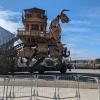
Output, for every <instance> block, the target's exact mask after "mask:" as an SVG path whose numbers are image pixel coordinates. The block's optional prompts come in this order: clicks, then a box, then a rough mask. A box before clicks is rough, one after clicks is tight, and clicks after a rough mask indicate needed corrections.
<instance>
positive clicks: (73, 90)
mask: <svg viewBox="0 0 100 100" xmlns="http://www.w3.org/2000/svg"><path fill="white" fill-rule="evenodd" d="M57 88H58V90H57V92H58V100H63V99H64V100H77V96H78V91H77V90H78V89H77V81H76V76H72V75H68V76H58V77H57Z"/></svg>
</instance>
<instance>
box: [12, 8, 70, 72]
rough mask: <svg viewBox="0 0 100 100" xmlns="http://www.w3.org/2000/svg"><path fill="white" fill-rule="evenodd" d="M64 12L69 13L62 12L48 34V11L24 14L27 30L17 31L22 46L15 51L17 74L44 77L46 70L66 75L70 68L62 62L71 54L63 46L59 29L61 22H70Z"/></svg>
mask: <svg viewBox="0 0 100 100" xmlns="http://www.w3.org/2000/svg"><path fill="white" fill-rule="evenodd" d="M65 11H68V10H62V11H61V12H60V14H58V15H57V16H56V17H55V18H54V20H52V21H51V24H50V26H49V30H48V31H47V19H48V18H47V15H46V11H45V10H42V9H39V8H31V9H25V10H24V12H23V16H22V22H23V25H24V29H18V30H17V38H19V39H20V40H21V41H22V43H20V44H18V45H16V46H15V47H14V48H15V49H16V51H17V54H16V59H15V62H16V63H15V65H14V67H15V68H14V70H16V69H17V70H19V71H30V72H34V71H38V72H39V73H44V71H46V70H47V71H48V70H51V71H53V70H59V71H60V72H61V73H65V72H66V69H67V67H68V64H67V63H66V60H64V59H63V58H68V57H69V56H70V51H68V50H67V47H66V48H64V46H63V44H62V43H61V26H60V21H61V22H62V23H68V22H69V18H68V17H67V15H66V14H64V12H65ZM15 49H14V50H15ZM12 67H13V66H12Z"/></svg>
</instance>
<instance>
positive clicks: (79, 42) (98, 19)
mask: <svg viewBox="0 0 100 100" xmlns="http://www.w3.org/2000/svg"><path fill="white" fill-rule="evenodd" d="M32 7H39V8H42V9H45V10H47V15H48V20H49V21H51V20H53V18H54V17H55V16H56V15H57V14H58V13H59V12H60V11H61V9H69V10H70V11H69V12H67V13H66V14H67V15H68V16H69V18H70V20H71V21H70V22H69V23H68V24H61V25H62V42H63V43H65V44H67V46H68V48H69V49H70V51H71V57H72V59H95V58H100V0H0V26H2V27H4V28H6V29H7V30H9V31H11V32H13V33H16V30H17V28H20V27H22V23H21V13H22V10H23V9H26V8H32Z"/></svg>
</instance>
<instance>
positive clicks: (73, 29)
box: [62, 27, 90, 33]
mask: <svg viewBox="0 0 100 100" xmlns="http://www.w3.org/2000/svg"><path fill="white" fill-rule="evenodd" d="M89 30H90V29H89V28H87V27H63V28H62V32H64V33H66V32H67V33H68V32H75V33H76V32H78V33H79V32H89Z"/></svg>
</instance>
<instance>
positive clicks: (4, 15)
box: [0, 9, 22, 33]
mask: <svg viewBox="0 0 100 100" xmlns="http://www.w3.org/2000/svg"><path fill="white" fill-rule="evenodd" d="M19 16H20V13H18V12H13V11H10V10H5V9H0V26H1V27H3V28H5V29H7V30H8V31H10V32H12V33H16V30H17V28H19V27H21V26H22V25H21V21H20V20H18V21H12V20H11V19H12V18H13V19H14V18H15V20H16V18H18V17H19Z"/></svg>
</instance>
